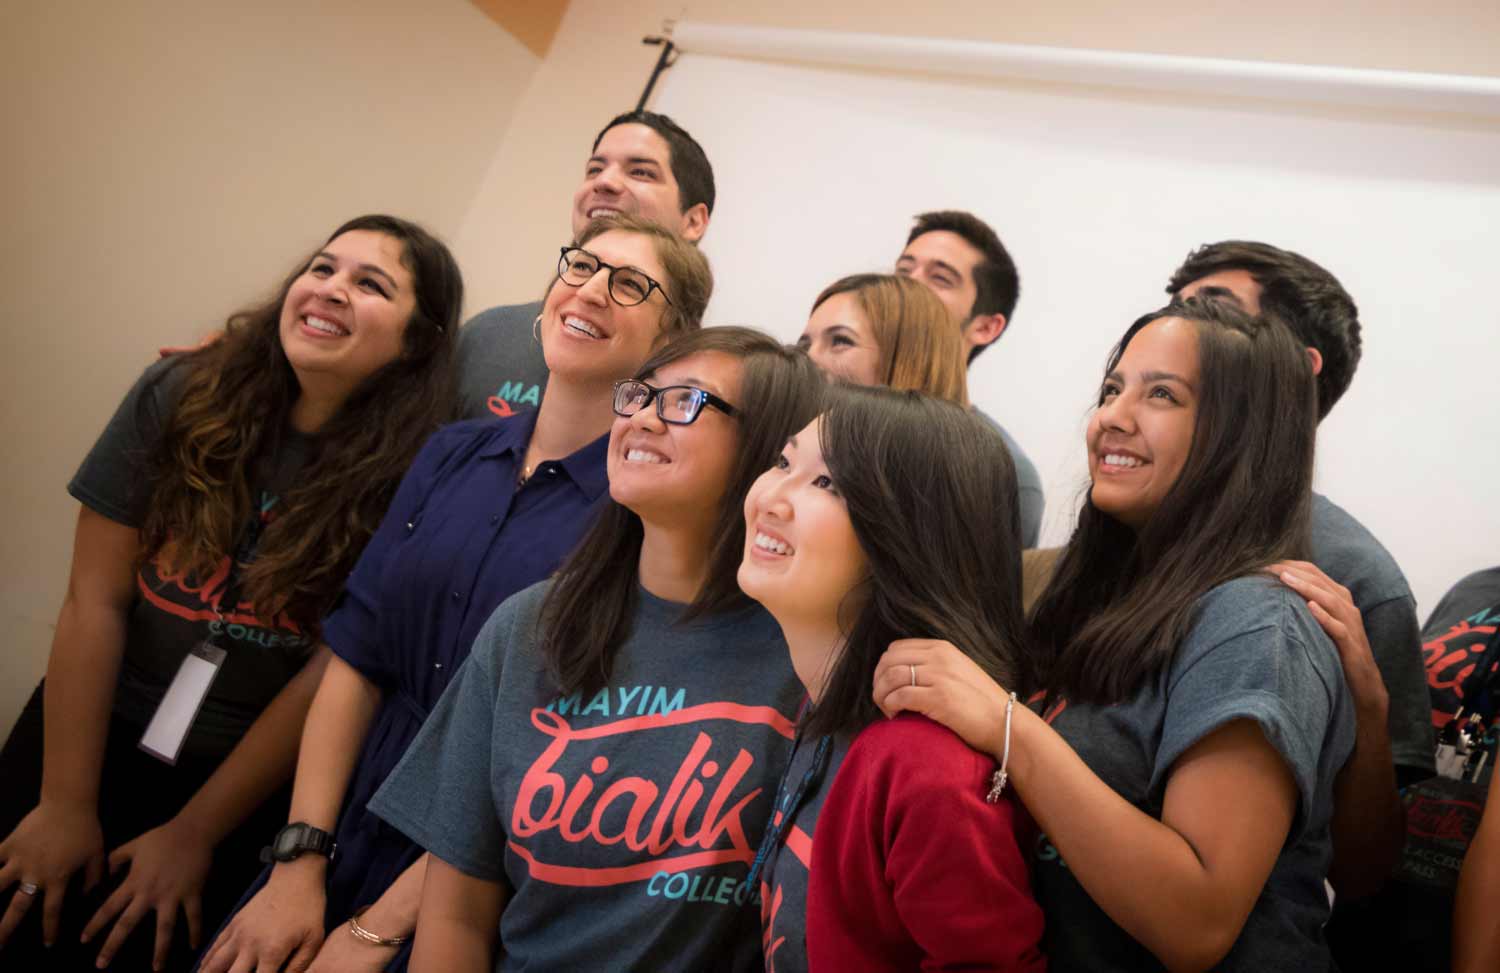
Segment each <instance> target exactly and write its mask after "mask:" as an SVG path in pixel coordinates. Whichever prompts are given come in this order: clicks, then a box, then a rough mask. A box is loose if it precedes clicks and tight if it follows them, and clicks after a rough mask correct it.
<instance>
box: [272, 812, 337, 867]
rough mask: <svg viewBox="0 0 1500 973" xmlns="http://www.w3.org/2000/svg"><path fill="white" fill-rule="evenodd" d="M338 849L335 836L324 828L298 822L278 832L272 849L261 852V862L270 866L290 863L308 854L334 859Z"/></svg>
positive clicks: (273, 840)
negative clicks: (276, 863) (334, 853)
mask: <svg viewBox="0 0 1500 973" xmlns="http://www.w3.org/2000/svg"><path fill="white" fill-rule="evenodd" d="M336 847H337V846H336V845H335V844H334V843H333V835H331V834H329V833H328V832H327V831H324V830H323V829H322V828H314V827H313V826H312V825H310V824H307V823H306V822H303V821H297V822H295V823H293V824H289V825H287V826H286V827H284V828H282V829H281V830H280V831H278V832H276V837H275V838H273V839H272V840H271V847H269V848H262V849H261V850H260V860H261V861H263V862H266V863H268V864H269V863H271V862H289V861H295V860H297V859H298V858H301V857H302V856H303V855H308V854H312V855H322V856H323V857H325V858H329V859H332V858H333V852H334V849H335V848H336Z"/></svg>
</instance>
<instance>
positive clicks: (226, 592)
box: [139, 514, 261, 766]
mask: <svg viewBox="0 0 1500 973" xmlns="http://www.w3.org/2000/svg"><path fill="white" fill-rule="evenodd" d="M260 529H261V522H260V516H259V515H258V514H257V515H255V516H253V517H252V519H251V522H250V526H249V529H248V530H247V531H246V533H245V537H244V540H243V541H242V542H241V544H240V546H239V548H238V549H237V550H236V551H235V552H234V553H233V554H232V555H231V556H230V561H229V576H228V577H227V578H225V579H224V588H223V590H222V591H221V592H220V594H219V604H220V605H227V606H228V610H230V611H233V610H234V606H235V605H236V604H237V599H238V587H239V586H238V585H237V584H236V583H235V582H236V581H237V580H238V578H237V576H238V573H239V569H240V567H241V565H242V564H244V563H245V562H247V561H248V560H249V558H250V557H251V555H252V552H253V551H254V550H255V544H256V541H258V540H259V539H260ZM215 614H216V615H218V618H219V631H220V632H223V631H224V630H225V625H224V615H223V612H219V611H216V612H215ZM214 638H215V636H214V635H210V636H209V637H208V638H206V639H204V640H203V641H202V642H199V643H198V644H197V645H195V646H193V648H192V650H191V651H190V652H188V654H187V658H185V659H183V660H182V665H180V666H178V667H177V675H175V676H173V677H172V684H171V685H170V686H168V687H167V692H166V695H165V696H163V697H162V699H161V703H160V704H159V705H158V706H157V707H156V712H155V713H153V714H152V715H151V722H149V723H147V724H146V732H145V733H143V734H141V742H140V744H139V745H140V748H141V749H142V750H144V751H146V752H147V753H149V754H151V756H153V757H155V758H156V759H158V760H161V761H163V762H164V763H168V764H172V765H173V766H175V765H176V764H177V757H178V755H179V754H181V753H182V745H183V743H184V742H185V741H186V740H187V736H188V732H189V731H190V730H192V728H193V723H195V722H196V721H197V719H198V711H199V710H201V709H202V708H203V702H204V700H206V699H208V691H209V689H210V688H212V686H213V684H214V680H215V679H217V678H218V676H219V670H220V669H221V668H223V666H224V660H225V659H226V658H228V657H229V653H228V652H227V651H225V650H224V649H222V648H220V647H219V646H217V645H215V644H214Z"/></svg>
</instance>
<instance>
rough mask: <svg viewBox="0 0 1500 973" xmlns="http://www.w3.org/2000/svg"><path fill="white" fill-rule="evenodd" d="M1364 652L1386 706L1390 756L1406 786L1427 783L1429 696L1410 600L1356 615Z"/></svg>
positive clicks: (1413, 604)
mask: <svg viewBox="0 0 1500 973" xmlns="http://www.w3.org/2000/svg"><path fill="white" fill-rule="evenodd" d="M1361 620H1362V621H1363V622H1364V626H1365V636H1366V638H1368V639H1369V640H1370V652H1371V653H1372V654H1373V655H1374V656H1375V665H1376V666H1377V667H1378V668H1379V669H1380V676H1381V679H1382V680H1384V682H1385V691H1386V695H1387V697H1388V698H1389V700H1390V704H1389V713H1390V722H1389V728H1390V734H1391V756H1392V757H1393V758H1394V759H1395V762H1396V766H1397V768H1399V769H1400V770H1401V771H1402V773H1401V777H1403V778H1406V779H1407V780H1412V779H1420V778H1423V777H1430V776H1432V775H1433V774H1434V773H1436V772H1437V770H1436V767H1435V765H1434V763H1433V747H1434V746H1435V744H1436V742H1437V741H1435V740H1434V739H1433V737H1432V695H1431V693H1430V692H1429V690H1428V688H1427V670H1426V668H1425V667H1424V665H1423V660H1422V633H1421V630H1420V629H1419V628H1418V627H1417V606H1416V602H1415V601H1414V600H1413V599H1412V598H1411V596H1410V595H1404V596H1402V597H1399V598H1392V599H1390V600H1389V601H1385V602H1382V603H1380V604H1378V605H1374V606H1372V607H1367V608H1365V609H1364V610H1363V611H1362V612H1361Z"/></svg>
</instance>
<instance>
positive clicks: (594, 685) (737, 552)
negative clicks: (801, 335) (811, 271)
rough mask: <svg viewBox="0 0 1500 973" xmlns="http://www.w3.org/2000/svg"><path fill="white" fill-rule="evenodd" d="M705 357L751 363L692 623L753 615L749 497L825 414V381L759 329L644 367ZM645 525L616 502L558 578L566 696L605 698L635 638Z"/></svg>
mask: <svg viewBox="0 0 1500 973" xmlns="http://www.w3.org/2000/svg"><path fill="white" fill-rule="evenodd" d="M704 352H719V353H720V354H725V355H731V356H733V357H735V358H738V359H739V360H740V361H741V362H742V363H743V365H742V368H743V372H742V377H741V379H740V393H739V401H737V402H735V403H733V405H734V406H735V407H736V408H737V409H738V410H739V412H740V416H739V418H738V420H736V421H737V422H738V424H739V443H738V444H737V446H736V456H735V462H734V467H733V469H732V470H731V472H730V474H729V484H728V488H727V489H726V490H725V491H724V496H723V499H722V500H721V501H720V503H719V510H718V515H717V517H716V518H715V520H714V527H713V531H712V533H711V534H710V535H709V537H710V544H711V545H712V546H711V548H710V551H709V557H708V580H707V582H706V583H705V584H704V586H703V590H702V591H700V592H699V593H698V597H697V598H696V599H694V601H693V603H692V604H691V605H689V606H688V608H687V610H686V611H685V612H684V613H683V618H682V620H683V621H691V620H693V619H695V618H701V617H704V616H708V615H715V614H719V613H721V612H729V611H735V610H738V609H742V608H745V607H748V606H749V605H750V604H751V603H752V602H751V601H750V599H749V597H748V596H746V595H745V593H744V592H742V591H741V590H740V586H739V581H738V580H737V576H738V573H739V567H740V558H741V557H742V556H743V555H744V551H745V515H744V505H745V494H746V493H748V492H749V491H750V485H751V484H752V483H753V482H754V481H755V478H756V477H758V476H760V474H761V473H763V472H765V471H766V470H767V469H769V468H770V466H771V463H772V462H773V461H774V460H775V459H776V456H777V453H778V452H779V451H780V449H781V447H782V445H783V444H784V443H785V442H786V440H787V437H788V436H791V435H794V434H795V433H796V432H797V430H799V429H801V428H802V427H803V426H806V425H807V424H808V423H809V422H811V421H812V420H813V417H814V416H815V415H817V413H818V405H819V402H820V400H821V395H822V391H823V379H822V376H821V374H820V373H819V372H818V369H817V366H816V365H814V364H813V363H812V359H810V358H808V357H807V356H806V355H804V354H802V353H801V352H799V351H797V350H795V349H792V348H787V347H784V346H782V345H781V344H779V343H777V341H776V340H775V339H774V338H772V337H770V336H769V335H766V334H763V333H762V332H759V331H755V330H753V329H750V328H737V327H715V328H705V329H704V330H702V331H698V332H694V333H690V334H687V335H684V336H682V337H679V338H675V339H673V340H672V341H671V342H669V343H668V344H667V345H666V346H665V347H663V348H662V349H661V350H660V351H658V352H657V353H656V354H655V355H653V356H652V357H651V358H650V359H649V360H648V361H647V362H646V363H645V364H644V365H642V366H641V370H640V372H639V373H638V374H637V375H636V377H637V378H639V379H643V380H649V379H650V378H651V376H652V375H654V374H656V372H657V371H658V370H659V369H661V368H664V367H665V366H667V365H669V364H671V363H672V362H674V361H679V360H681V359H683V358H687V357H688V356H690V355H697V354H701V353H704ZM643 536H644V534H643V528H642V525H641V519H640V517H638V516H637V515H636V514H635V513H634V512H633V511H631V510H630V509H629V508H628V507H625V506H624V505H622V504H620V503H617V502H615V501H614V500H610V501H607V503H606V506H605V508H604V510H603V511H602V512H601V514H600V516H599V519H598V520H596V521H595V522H594V526H593V527H592V528H591V529H590V530H589V532H588V533H587V534H585V535H584V538H583V540H582V541H581V542H580V543H579V545H578V547H577V548H576V549H575V550H574V551H573V553H572V555H570V556H569V558H568V560H567V561H566V562H565V563H564V564H563V566H562V568H561V569H560V570H559V571H558V573H557V577H556V580H555V581H554V582H553V584H552V587H551V590H549V591H548V593H547V597H546V599H545V601H544V602H543V604H542V611H541V618H540V625H541V633H542V634H541V646H542V656H543V658H544V659H546V664H547V669H548V671H549V672H550V673H551V676H552V678H553V680H554V681H555V682H556V684H557V688H558V689H560V690H562V691H563V692H566V693H573V692H582V693H585V694H587V693H593V692H597V691H598V690H599V689H600V688H601V687H602V686H604V684H605V683H607V682H608V681H609V677H610V673H611V671H612V669H613V665H614V655H615V650H616V649H618V648H619V646H620V643H622V642H623V641H624V640H625V637H626V636H627V635H628V634H629V632H630V624H631V620H632V619H633V618H634V616H635V607H636V587H637V584H638V581H637V577H638V569H639V563H640V556H641V541H642V538H643Z"/></svg>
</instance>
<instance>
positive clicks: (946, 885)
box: [807, 714, 1047, 973]
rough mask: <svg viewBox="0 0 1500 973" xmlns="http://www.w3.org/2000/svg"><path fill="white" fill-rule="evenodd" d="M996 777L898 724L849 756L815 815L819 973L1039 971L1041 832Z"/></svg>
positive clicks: (984, 759)
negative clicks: (1034, 875)
mask: <svg viewBox="0 0 1500 973" xmlns="http://www.w3.org/2000/svg"><path fill="white" fill-rule="evenodd" d="M994 770H995V763H994V761H993V760H991V759H990V758H989V757H988V756H984V755H981V754H979V753H976V752H975V751H973V750H971V749H969V747H968V746H967V745H965V744H964V742H963V741H962V740H961V739H959V738H958V736H956V735H955V734H954V733H953V732H952V731H950V730H948V729H946V728H945V727H942V726H940V725H938V724H937V723H934V722H932V721H931V720H928V719H926V718H924V717H920V716H913V715H909V714H903V715H901V716H898V717H896V718H895V719H893V720H884V721H881V722H879V723H876V724H874V725H872V726H870V727H867V728H866V729H865V730H864V731H862V732H861V733H860V734H859V735H858V736H857V737H855V739H854V742H853V743H852V744H851V745H850V748H849V753H848V756H846V757H845V758H844V762H843V766H841V767H840V768H839V773H838V776H837V777H836V778H835V779H834V782H833V787H832V789H831V790H830V791H829V793H828V798H827V800H826V802H825V803H824V805H823V809H822V811H821V813H820V814H819V815H818V823H817V832H816V837H815V839H814V841H813V852H812V857H813V862H812V869H811V876H810V878H809V880H808V881H809V885H808V902H807V951H808V959H809V966H810V968H811V970H812V971H813V973H832V971H840V970H858V971H861V973H872V971H881V970H891V971H897V970H900V971H910V970H919V969H920V970H954V969H963V970H1006V971H1020V970H1024V971H1028V973H1032V971H1037V973H1040V971H1044V970H1046V968H1047V962H1046V959H1045V958H1044V957H1043V956H1042V953H1041V945H1040V944H1041V939H1042V910H1041V907H1040V906H1038V905H1037V903H1036V900H1035V899H1034V898H1032V895H1031V880H1030V872H1029V866H1028V862H1029V854H1028V853H1027V851H1026V849H1029V848H1030V847H1031V844H1032V842H1033V840H1034V838H1035V829H1034V827H1033V825H1032V824H1031V820H1030V818H1029V817H1028V816H1027V814H1026V812H1025V810H1024V809H1023V808H1022V807H1021V806H1020V804H1018V803H1017V802H1016V800H1015V797H1014V795H1013V794H1012V793H1010V792H1007V793H1006V794H1005V796H1004V798H1003V799H1002V800H1001V801H1000V802H999V803H998V804H988V803H986V802H985V799H984V795H985V793H986V791H988V790H989V784H990V776H991V774H992V773H993V772H994Z"/></svg>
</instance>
